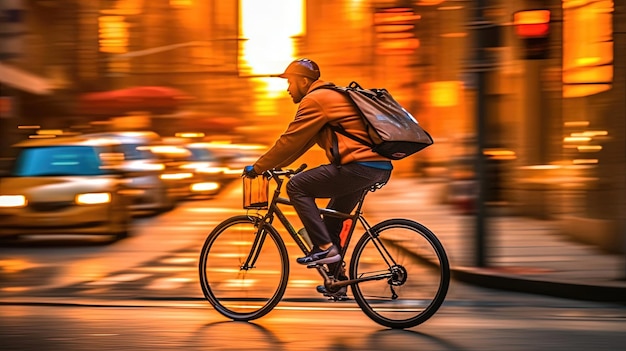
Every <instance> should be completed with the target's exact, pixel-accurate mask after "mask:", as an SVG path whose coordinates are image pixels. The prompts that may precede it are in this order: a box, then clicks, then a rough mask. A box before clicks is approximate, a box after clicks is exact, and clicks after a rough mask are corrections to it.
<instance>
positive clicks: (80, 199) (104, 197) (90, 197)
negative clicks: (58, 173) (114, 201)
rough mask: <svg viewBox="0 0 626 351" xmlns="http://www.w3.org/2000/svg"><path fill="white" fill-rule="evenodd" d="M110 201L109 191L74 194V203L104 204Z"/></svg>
mask: <svg viewBox="0 0 626 351" xmlns="http://www.w3.org/2000/svg"><path fill="white" fill-rule="evenodd" d="M109 202H111V194H110V193H85V194H78V195H76V203H77V204H79V205H94V204H106V203H109Z"/></svg>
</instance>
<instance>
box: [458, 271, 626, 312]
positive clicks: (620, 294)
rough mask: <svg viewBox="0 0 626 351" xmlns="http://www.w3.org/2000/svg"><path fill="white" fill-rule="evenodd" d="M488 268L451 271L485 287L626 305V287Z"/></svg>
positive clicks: (465, 280)
mask: <svg viewBox="0 0 626 351" xmlns="http://www.w3.org/2000/svg"><path fill="white" fill-rule="evenodd" d="M487 269H488V268H474V267H452V268H451V269H450V270H451V274H452V278H453V279H455V280H458V281H460V282H464V283H468V284H472V285H476V286H482V287H485V288H491V289H498V290H508V291H515V292H523V293H531V294H538V295H546V296H553V297H560V298H566V299H574V300H583V301H595V302H611V303H618V304H623V305H626V287H617V286H598V285H588V284H578V283H574V282H556V281H545V280H538V279H528V278H521V277H519V276H515V275H508V274H498V273H490V274H487V273H485V270H487Z"/></svg>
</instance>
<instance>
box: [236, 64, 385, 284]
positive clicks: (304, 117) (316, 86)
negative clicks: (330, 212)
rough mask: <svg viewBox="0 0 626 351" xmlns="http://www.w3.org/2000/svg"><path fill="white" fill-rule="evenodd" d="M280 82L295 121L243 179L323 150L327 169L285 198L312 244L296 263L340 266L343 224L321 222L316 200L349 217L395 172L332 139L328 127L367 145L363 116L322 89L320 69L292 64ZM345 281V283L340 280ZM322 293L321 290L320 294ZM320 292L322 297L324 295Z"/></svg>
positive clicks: (306, 175)
mask: <svg viewBox="0 0 626 351" xmlns="http://www.w3.org/2000/svg"><path fill="white" fill-rule="evenodd" d="M279 77H281V78H286V79H287V82H288V88H287V91H288V92H289V95H291V98H292V99H293V102H294V103H295V104H299V105H298V109H297V112H296V115H295V117H294V119H293V120H292V121H291V122H290V123H289V125H288V126H287V129H286V130H285V132H284V133H283V134H282V135H281V136H280V137H279V138H278V140H276V142H275V144H274V145H273V146H272V147H271V148H270V149H269V150H268V151H267V152H266V153H265V154H263V155H262V156H260V157H259V159H258V160H257V161H256V162H255V163H254V164H253V165H249V166H246V167H245V168H244V175H246V176H249V177H255V176H257V175H259V174H261V173H263V172H264V171H266V170H269V169H272V168H281V167H286V166H288V165H290V164H291V163H293V162H294V161H296V159H298V158H299V157H300V156H302V155H303V154H304V153H305V152H306V151H307V150H309V149H310V148H311V147H312V146H313V145H315V144H317V145H318V146H320V147H321V148H322V149H324V150H325V152H326V156H327V158H328V160H329V161H330V163H329V164H323V165H319V166H317V167H315V168H312V169H309V170H307V171H304V172H302V173H299V174H297V175H295V176H293V177H292V178H291V179H290V181H289V183H288V184H287V188H286V190H287V194H288V196H289V199H290V200H291V202H292V204H293V207H294V209H295V211H296V213H297V214H298V217H299V218H300V220H301V221H302V224H303V225H304V228H305V229H306V231H307V232H308V233H309V236H310V238H311V241H312V242H313V244H314V247H313V249H312V250H311V252H310V253H309V254H308V255H307V256H305V257H300V258H298V259H297V262H298V263H299V264H304V265H312V264H331V266H329V267H330V269H331V270H330V271H331V272H333V271H334V270H333V268H332V266H334V265H336V264H341V262H340V261H341V256H340V252H341V248H340V239H339V233H340V231H341V228H342V222H341V219H337V218H330V217H327V218H322V216H321V215H320V212H319V210H318V207H317V204H316V202H315V199H317V198H325V199H330V201H329V202H328V205H327V207H328V208H331V209H334V210H337V211H341V212H351V211H352V210H353V209H354V207H355V205H356V203H357V201H358V199H359V196H360V195H361V193H362V191H363V190H364V189H367V188H369V187H371V186H372V185H374V184H376V183H386V182H387V181H388V180H389V178H390V176H391V171H392V169H393V167H392V164H391V162H390V161H389V159H386V158H384V157H382V156H380V155H378V154H376V153H374V152H373V151H372V150H371V149H370V148H369V147H368V146H365V145H363V144H361V143H358V142H356V141H354V140H352V139H350V138H347V137H345V136H343V135H340V134H336V133H334V132H333V131H332V130H331V129H330V128H329V127H328V125H329V124H330V125H341V127H343V128H344V129H346V131H348V132H349V133H351V134H354V135H356V136H358V137H360V138H362V139H366V140H367V139H368V134H367V132H366V131H365V126H364V124H363V122H362V119H361V117H360V115H359V112H358V111H357V110H356V108H355V107H354V106H353V105H352V104H351V102H350V101H348V99H347V98H346V97H344V96H343V95H342V94H341V93H339V92H337V91H334V90H331V89H320V87H323V86H325V85H332V84H333V83H330V82H326V81H323V80H321V79H320V69H319V66H318V65H317V64H316V63H315V62H313V61H312V60H309V59H306V58H301V59H297V60H295V61H293V62H291V63H290V64H289V65H288V66H287V68H286V69H285V71H284V73H282V74H280V75H279ZM339 278H340V279H341V278H344V277H339ZM319 290H320V289H319V288H318V291H319ZM320 292H322V291H320Z"/></svg>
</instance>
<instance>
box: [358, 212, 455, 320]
mask: <svg viewBox="0 0 626 351" xmlns="http://www.w3.org/2000/svg"><path fill="white" fill-rule="evenodd" d="M384 223H386V225H381V226H379V227H377V228H375V229H374V230H377V231H378V233H379V237H380V240H381V243H382V245H384V247H385V248H386V249H387V250H388V253H389V255H390V257H391V258H392V259H393V261H394V262H395V264H394V265H391V266H390V265H389V264H388V263H387V262H390V261H389V260H387V261H385V260H383V258H382V256H381V251H380V250H379V248H377V247H376V245H374V242H373V241H372V240H371V238H369V236H367V237H364V238H362V239H361V240H360V241H359V243H357V245H356V247H355V254H354V255H353V258H352V261H353V262H351V269H350V270H351V274H352V275H353V276H355V277H361V276H363V277H366V276H369V275H372V274H380V272H381V271H386V272H388V273H391V274H390V278H388V279H382V280H373V281H366V282H362V283H359V284H358V285H357V286H355V287H354V288H353V292H354V295H355V300H356V301H357V303H359V305H360V306H361V308H362V309H363V311H364V312H365V313H366V314H367V315H368V316H370V317H371V318H372V319H373V320H375V321H376V322H378V323H380V324H383V325H386V326H390V327H394V328H406V327H410V326H414V325H417V324H419V323H422V322H423V321H425V320H426V319H428V318H430V316H432V314H434V312H435V311H436V309H437V308H439V306H440V305H441V303H442V302H443V298H444V297H445V293H446V291H447V287H448V281H449V267H448V262H447V258H446V257H445V252H443V251H442V250H443V248H442V247H440V246H437V245H433V242H431V240H432V238H434V235H433V236H432V237H430V235H429V234H425V233H424V232H425V231H426V229H425V228H423V227H418V226H413V225H412V223H415V222H411V221H403V220H390V221H387V222H384ZM407 223H408V225H407ZM421 229H424V230H421ZM435 240H436V238H435ZM437 244H438V241H437ZM408 245H411V246H410V247H408ZM438 250H441V252H439V253H438V252H437V251H438ZM442 252H443V257H442V256H441V255H442ZM442 261H443V262H442Z"/></svg>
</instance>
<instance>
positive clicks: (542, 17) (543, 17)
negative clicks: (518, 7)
mask: <svg viewBox="0 0 626 351" xmlns="http://www.w3.org/2000/svg"><path fill="white" fill-rule="evenodd" d="M513 24H514V25H515V33H516V34H517V35H518V36H519V37H520V38H522V39H526V38H541V37H546V36H548V33H549V32H550V11H549V10H524V11H517V12H515V13H514V14H513Z"/></svg>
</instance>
